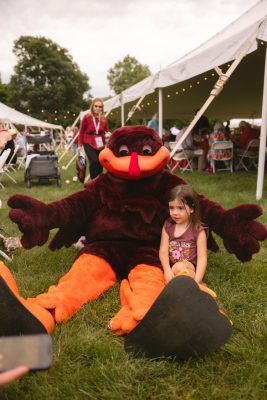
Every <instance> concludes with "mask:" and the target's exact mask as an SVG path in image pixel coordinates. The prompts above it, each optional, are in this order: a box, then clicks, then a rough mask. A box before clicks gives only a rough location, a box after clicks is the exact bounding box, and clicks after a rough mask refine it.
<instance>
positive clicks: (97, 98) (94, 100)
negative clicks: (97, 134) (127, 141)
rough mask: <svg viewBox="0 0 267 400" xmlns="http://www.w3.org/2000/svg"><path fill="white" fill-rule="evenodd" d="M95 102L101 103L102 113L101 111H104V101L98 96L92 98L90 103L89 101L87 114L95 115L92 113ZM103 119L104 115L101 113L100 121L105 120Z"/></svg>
mask: <svg viewBox="0 0 267 400" xmlns="http://www.w3.org/2000/svg"><path fill="white" fill-rule="evenodd" d="M96 102H99V103H101V105H102V113H103V111H104V102H103V100H102V99H100V97H96V98H95V99H93V100H92V103H91V106H90V111H89V115H93V116H95V113H94V104H95V103H96ZM105 119H106V117H105V115H104V114H101V117H100V120H101V121H105Z"/></svg>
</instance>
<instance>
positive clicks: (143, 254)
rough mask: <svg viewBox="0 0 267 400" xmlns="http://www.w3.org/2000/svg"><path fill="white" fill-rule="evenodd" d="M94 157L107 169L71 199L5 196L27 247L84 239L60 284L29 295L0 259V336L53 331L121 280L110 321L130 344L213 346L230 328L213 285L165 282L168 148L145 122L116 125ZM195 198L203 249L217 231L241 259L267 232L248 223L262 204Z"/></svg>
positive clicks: (137, 349) (174, 179) (158, 349)
mask: <svg viewBox="0 0 267 400" xmlns="http://www.w3.org/2000/svg"><path fill="white" fill-rule="evenodd" d="M99 158H100V162H101V164H102V165H103V166H104V167H105V169H106V170H107V173H104V174H101V175H99V176H98V177H97V178H96V179H94V180H92V181H90V182H89V183H88V184H87V185H86V188H85V189H84V190H82V191H80V192H78V193H74V194H72V195H70V196H69V197H66V198H64V199H62V200H59V201H55V202H53V203H50V204H48V205H46V204H44V203H42V202H40V201H38V200H35V199H33V198H30V197H27V196H23V195H14V196H12V197H10V199H9V201H8V204H9V206H10V207H11V208H12V210H11V212H10V218H11V220H12V221H14V222H15V223H17V225H18V227H19V229H20V231H21V232H22V233H23V236H22V239H21V241H22V244H23V246H24V247H25V248H26V249H30V248H32V247H33V246H36V245H38V246H41V245H43V244H44V243H45V242H46V241H47V239H48V236H49V231H50V230H51V229H54V228H59V230H58V232H57V233H56V235H55V236H54V238H53V240H52V241H51V243H50V248H51V250H56V249H59V248H61V247H62V246H66V247H69V246H71V245H72V244H73V243H75V242H76V241H77V240H78V239H79V238H80V237H81V236H82V235H83V236H85V237H86V245H85V247H84V248H83V249H82V250H81V251H80V253H79V255H78V257H77V258H76V260H75V262H74V264H73V265H72V267H71V269H70V271H69V272H68V273H67V274H66V275H65V276H63V277H62V278H61V279H60V280H59V282H58V283H57V285H54V286H51V287H50V288H49V289H48V291H47V292H46V293H43V294H40V295H39V296H37V297H36V298H34V299H26V300H25V299H23V298H22V297H21V296H20V295H19V292H18V289H17V286H16V283H15V281H14V279H13V277H12V275H11V273H10V271H9V270H8V269H7V267H5V266H4V264H0V298H1V301H2V304H3V305H5V307H1V309H2V311H1V312H0V324H1V333H2V335H10V334H27V333H36V332H48V333H51V332H52V330H53V328H54V326H55V322H64V321H66V320H67V319H68V318H70V317H71V316H72V315H73V314H74V313H75V312H77V311H78V310H79V309H80V308H81V307H82V306H83V305H84V304H86V303H87V302H89V301H91V300H94V299H96V298H97V297H98V296H100V295H101V294H102V293H103V292H104V291H106V290H107V289H109V288H110V287H112V286H113V285H114V284H115V282H116V280H117V279H120V280H122V283H121V290H120V296H121V303H122V308H121V310H120V311H119V312H118V313H117V315H116V316H115V317H114V318H113V319H112V320H111V321H110V322H109V328H110V329H111V330H112V331H113V332H115V333H117V334H126V336H125V337H126V339H125V348H126V350H127V351H131V352H133V353H134V354H135V355H139V354H140V355H146V356H149V357H158V356H173V357H176V358H178V359H184V358H187V357H191V356H194V355H202V354H205V353H207V352H209V351H213V350H216V349H217V348H219V347H220V346H221V345H222V344H223V343H225V341H226V340H228V338H229V337H230V335H231V331H232V327H231V324H230V322H229V320H228V318H227V317H226V316H225V315H224V313H223V312H221V311H220V310H219V309H218V306H217V303H216V301H215V300H214V294H213V292H212V291H211V290H209V289H208V288H205V287H203V286H201V285H198V284H197V283H196V282H195V281H194V280H193V279H191V278H190V277H188V276H185V275H182V276H178V277H176V278H174V279H173V280H172V281H171V282H170V283H169V284H168V285H167V286H166V287H165V284H164V278H163V271H162V268H161V264H160V261H159V255H158V248H159V241H160V234H161V229H162V226H163V223H164V221H165V219H166V218H167V216H168V193H169V191H170V190H171V189H172V188H173V187H174V186H176V185H179V184H181V183H184V181H183V180H182V179H181V178H180V177H178V176H176V175H174V174H171V173H170V172H168V171H167V170H164V167H165V166H166V164H167V163H168V161H169V152H168V150H167V149H166V148H165V147H164V146H163V145H162V141H161V139H160V138H159V136H158V135H157V134H156V133H155V132H154V131H153V130H152V129H150V128H147V127H144V126H134V127H130V126H126V127H122V128H119V129H117V130H116V131H114V133H113V134H112V136H111V138H110V140H109V142H108V145H107V148H106V149H104V150H102V152H101V153H100V156H99ZM199 201H200V206H201V216H202V221H203V222H204V223H205V224H207V225H208V226H209V230H210V235H209V240H208V246H209V248H210V249H212V250H217V245H216V243H215V241H214V239H213V237H212V234H211V232H212V231H214V232H215V233H216V234H217V235H219V236H221V237H222V239H223V243H224V245H225V247H226V249H227V250H228V251H229V252H230V253H234V254H235V255H236V256H237V258H238V259H239V260H241V261H242V262H244V261H248V260H250V259H251V257H252V255H253V253H256V252H258V251H259V249H260V245H259V241H262V240H264V239H265V238H266V237H267V230H266V229H265V227H264V226H263V225H262V224H260V223H258V222H256V221H254V219H255V218H257V217H258V216H260V215H261V213H262V210H261V208H260V207H259V206H257V205H253V204H243V205H240V206H237V207H235V208H233V209H230V210H225V209H223V208H222V207H221V206H220V205H219V204H218V203H215V202H213V201H210V200H208V199H207V198H205V197H204V196H202V195H199ZM4 310H5V311H4ZM14 321H15V322H14ZM18 321H20V322H18Z"/></svg>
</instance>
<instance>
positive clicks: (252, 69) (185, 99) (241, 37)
mask: <svg viewBox="0 0 267 400" xmlns="http://www.w3.org/2000/svg"><path fill="white" fill-rule="evenodd" d="M266 41H267V0H261V1H259V2H258V3H257V4H255V5H254V6H253V7H252V8H251V9H250V10H248V11H247V12H246V13H244V14H243V15H242V16H241V17H240V18H239V19H237V20H236V21H235V22H233V23H232V24H230V25H229V26H228V27H226V28H225V29H224V30H222V31H221V32H219V33H218V34H217V35H215V36H214V37H212V38H211V39H210V40H208V41H207V42H205V43H204V44H202V45H201V46H199V47H198V48H196V49H195V50H193V51H192V52H190V53H188V54H186V55H185V56H183V57H182V58H180V59H179V60H177V61H175V62H173V63H172V64H170V65H169V66H167V67H166V68H164V69H162V70H161V71H159V72H158V73H156V74H154V75H151V76H149V77H148V78H146V79H145V80H143V81H141V82H139V83H137V84H135V85H134V86H132V87H130V88H128V89H126V90H125V91H123V92H122V93H121V94H119V95H117V96H115V97H113V98H112V99H109V100H107V101H106V102H105V112H111V110H113V111H112V112H114V113H118V112H119V111H118V110H116V108H117V107H121V115H122V123H124V114H125V113H126V115H127V114H128V115H131V114H132V112H133V111H135V110H136V114H135V115H136V117H142V118H150V117H151V116H152V115H153V114H154V113H155V111H157V109H158V113H159V125H160V133H161V132H162V119H163V118H175V119H183V118H186V119H191V118H193V115H194V111H195V110H196V109H197V108H200V107H201V105H202V104H204V106H202V108H201V111H200V113H199V114H198V115H197V116H196V118H194V120H193V121H192V123H191V124H190V129H191V128H192V127H193V125H194V124H195V123H196V122H197V119H198V118H199V117H200V115H201V113H203V112H204V111H205V110H206V109H207V108H208V107H209V108H208V111H207V115H208V116H209V118H217V119H232V118H245V117H247V118H256V117H262V128H261V145H260V158H259V173H258V183H257V194H256V196H257V198H258V199H260V198H261V196H262V189H263V176H264V160H265V147H266V130H267V74H264V70H265V68H266V67H264V60H265V57H266V55H265V54H266V44H265V43H264V42H266ZM177 42H179V41H177ZM265 64H267V63H265ZM218 75H219V79H218ZM264 75H266V79H265V82H264ZM228 79H229V81H228ZM227 81H228V83H227V85H226V86H225V88H224V90H223V91H222V93H221V94H220V96H218V98H217V99H216V101H214V102H213V103H212V100H213V99H214V98H215V97H216V96H217V95H218V94H219V93H220V91H221V90H222V88H223V87H224V84H225V83H226V82H227ZM265 86H266V89H264V93H263V88H264V87H265ZM209 96H210V98H209V100H208V102H206V103H205V101H206V100H207V97H209ZM138 99H139V102H138V103H137V104H135V103H136V101H137V100H138ZM211 103H212V104H211ZM133 106H134V108H133ZM136 106H137V107H136ZM114 109H115V110H114ZM185 135H186V134H185ZM184 137H185V136H184ZM184 137H183V138H184Z"/></svg>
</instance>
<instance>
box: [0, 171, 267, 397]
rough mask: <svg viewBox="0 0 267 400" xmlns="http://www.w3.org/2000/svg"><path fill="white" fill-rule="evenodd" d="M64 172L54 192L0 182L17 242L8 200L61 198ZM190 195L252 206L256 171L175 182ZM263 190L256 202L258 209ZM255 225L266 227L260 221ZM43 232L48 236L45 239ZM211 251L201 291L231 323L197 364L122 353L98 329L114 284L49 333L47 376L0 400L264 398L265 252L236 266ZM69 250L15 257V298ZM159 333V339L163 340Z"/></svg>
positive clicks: (15, 387) (65, 264)
mask: <svg viewBox="0 0 267 400" xmlns="http://www.w3.org/2000/svg"><path fill="white" fill-rule="evenodd" d="M74 175H75V168H74V166H72V167H70V169H69V170H68V171H62V182H63V187H62V188H57V186H56V184H55V183H54V182H51V183H50V184H49V185H36V184H34V185H33V186H32V188H31V189H26V188H25V186H24V182H23V172H22V171H18V172H16V173H15V174H14V176H15V178H16V179H17V180H18V184H17V185H14V184H13V183H12V182H11V181H9V180H7V178H4V181H3V182H4V184H5V186H6V189H5V190H1V191H0V199H1V200H2V201H3V206H2V208H1V209H0V218H1V220H0V221H1V222H0V226H1V227H2V228H4V229H6V230H7V231H8V232H9V233H10V234H11V235H18V234H19V232H18V230H17V227H16V225H15V224H12V223H11V221H9V219H8V207H7V205H6V200H7V198H8V197H9V196H10V195H11V194H13V193H15V192H17V193H24V194H28V195H30V196H33V197H36V198H38V199H40V200H43V201H45V202H49V201H53V200H55V199H59V198H61V197H64V196H66V195H68V194H70V193H72V192H74V191H77V190H79V189H80V188H81V184H79V183H75V182H73V181H71V183H70V184H69V185H67V184H65V180H66V179H70V180H72V177H73V176H74ZM182 176H183V177H184V178H185V179H186V180H187V181H188V183H190V184H192V185H193V186H194V188H195V189H196V190H197V191H199V192H201V193H203V194H205V195H206V196H207V197H209V198H210V199H213V200H215V201H218V202H220V203H221V204H222V205H223V206H224V207H226V208H230V207H233V206H235V205H237V204H240V203H255V202H256V201H255V191H256V172H255V171H252V172H248V173H247V172H239V173H234V174H230V173H223V172H221V173H217V174H215V175H212V174H205V173H200V172H194V173H185V174H183V175H182ZM266 194H267V189H266V187H265V192H264V197H263V200H261V201H260V202H259V204H261V205H262V207H263V208H264V209H265V210H266V209H267V204H266V198H267V196H266ZM260 221H261V222H263V223H265V224H266V223H267V218H266V213H265V214H264V215H263V216H262V217H261V218H260ZM52 234H53V233H52ZM217 239H218V242H219V244H220V251H219V252H218V253H216V254H214V253H209V263H208V271H207V274H206V282H207V284H208V285H209V286H210V287H211V288H212V289H214V290H215V291H216V292H217V295H218V302H219V304H220V306H221V307H223V309H224V310H225V311H226V312H227V314H228V315H229V317H230V318H231V320H232V321H233V323H234V332H233V335H232V337H231V339H230V341H229V342H228V343H227V344H226V345H225V346H223V347H222V348H221V349H220V350H219V351H217V352H214V353H212V354H209V355H207V356H206V357H204V358H199V359H196V360H188V361H186V362H180V363H176V362H174V361H170V360H157V361H156V360H147V359H139V360H137V359H133V358H132V357H131V356H130V355H129V354H127V353H125V351H124V346H123V338H121V337H117V336H115V335H113V334H112V333H111V332H110V331H108V330H107V329H106V324H107V321H108V320H109V319H110V318H111V317H112V316H113V315H114V314H115V313H116V312H117V311H118V309H119V285H118V284H117V285H116V286H115V287H113V288H112V289H111V290H109V291H108V292H107V293H105V294H104V295H103V296H101V297H100V298H99V299H97V300H96V301H95V302H92V303H90V304H87V305H86V306H84V307H83V308H82V310H81V311H80V312H79V313H78V314H76V315H75V316H74V317H73V318H72V319H71V320H70V321H68V322H67V323H66V324H62V325H57V327H56V329H55V331H54V333H53V342H54V364H53V367H52V368H51V369H50V370H49V371H45V372H38V373H34V374H29V375H28V376H26V377H24V378H23V379H21V380H20V381H18V382H16V383H14V384H12V385H11V386H9V387H7V388H2V389H0V398H1V399H3V400H6V399H8V400H28V399H34V400H39V399H45V400H46V399H49V400H53V399H55V400H61V399H62V400H63V399H64V400H65V399H71V400H76V399H93V400H95V399H99V400H100V399H101V400H102V399H103V400H113V399H114V400H118V399H123V400H128V399H129V400H135V399H144V400H146V399H147V400H150V399H167V400H172V399H173V400H174V399H175V400H187V399H190V400H191V399H196V400H199V399H201V400H202V399H203V400H206V399H207V400H208V399H209V400H211V399H212V400H213V399H218V400H219V399H220V400H225V399H231V400H233V399H234V400H239V399H240V400H244V399H245V400H246V399H253V400H256V399H264V398H266V391H267V367H266V361H267V324H266V322H267V319H266V310H267V301H266V298H267V296H266V282H267V246H266V242H265V243H264V244H263V245H262V248H261V251H260V252H259V253H258V254H256V255H255V256H254V257H253V260H252V261H251V262H248V263H245V264H242V263H240V262H239V261H238V260H237V259H236V258H235V257H234V256H233V255H231V254H228V253H227V252H226V251H225V250H224V248H223V245H222V243H221V240H220V239H219V238H217ZM75 254H76V250H75V249H74V248H70V249H65V248H64V249H62V250H59V251H57V252H51V251H49V249H48V247H47V245H45V246H43V247H37V248H34V249H32V250H29V251H26V250H23V249H19V250H17V251H16V252H15V254H14V261H13V262H12V263H7V264H8V266H9V267H10V268H11V270H12V271H13V273H14V275H15V277H16V279H17V283H18V286H19V288H20V290H21V294H22V295H23V296H25V297H27V296H35V295H37V294H38V293H40V292H42V291H44V290H46V289H47V288H48V286H49V285H50V284H54V283H55V282H56V281H57V280H58V278H59V277H60V276H62V275H63V274H64V273H65V272H66V271H68V269H69V267H70V266H71V264H72V260H73V259H74V257H75ZM166 335H168V332H166Z"/></svg>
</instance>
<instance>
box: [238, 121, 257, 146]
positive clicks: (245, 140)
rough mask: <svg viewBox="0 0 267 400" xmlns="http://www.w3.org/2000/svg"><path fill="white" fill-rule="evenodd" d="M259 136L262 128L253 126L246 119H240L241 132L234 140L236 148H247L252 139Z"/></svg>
mask: <svg viewBox="0 0 267 400" xmlns="http://www.w3.org/2000/svg"><path fill="white" fill-rule="evenodd" d="M259 137H260V130H258V129H256V128H252V126H251V125H250V124H249V123H248V122H246V121H240V123H239V134H238V135H237V137H236V138H235V139H234V140H233V141H234V148H239V149H244V150H245V149H246V148H247V146H248V144H249V142H250V141H251V140H253V139H259Z"/></svg>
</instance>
